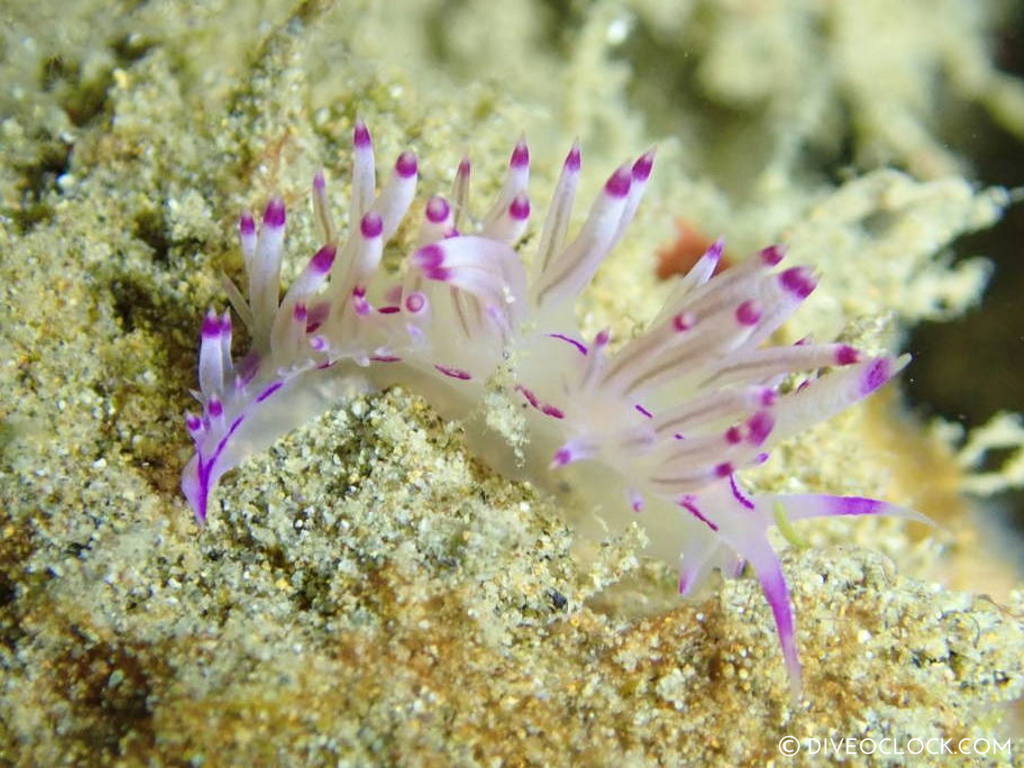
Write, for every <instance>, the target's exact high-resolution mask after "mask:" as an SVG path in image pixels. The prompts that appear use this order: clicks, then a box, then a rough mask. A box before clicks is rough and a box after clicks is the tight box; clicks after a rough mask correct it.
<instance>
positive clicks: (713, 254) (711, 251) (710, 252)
mask: <svg viewBox="0 0 1024 768" xmlns="http://www.w3.org/2000/svg"><path fill="white" fill-rule="evenodd" d="M724 250H725V238H724V237H720V238H718V239H717V240H715V242H713V243H712V244H711V245H709V246H708V249H707V250H706V251H704V256H703V257H702V258H705V259H714V260H715V261H716V262H717V261H718V260H719V259H721V258H722V252H723V251H724Z"/></svg>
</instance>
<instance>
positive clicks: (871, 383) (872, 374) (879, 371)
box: [860, 357, 892, 395]
mask: <svg viewBox="0 0 1024 768" xmlns="http://www.w3.org/2000/svg"><path fill="white" fill-rule="evenodd" d="M890 376H892V372H891V367H890V365H889V361H888V359H886V358H884V357H880V358H879V359H878V360H875V362H874V363H872V364H871V366H870V367H869V368H868V369H867V371H865V372H864V378H863V379H861V385H860V391H861V394H862V395H869V394H871V393H872V392H874V391H875V390H876V389H878V388H879V387H880V386H882V385H883V384H885V382H887V381H888V380H889V378H890Z"/></svg>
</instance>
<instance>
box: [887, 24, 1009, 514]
mask: <svg viewBox="0 0 1024 768" xmlns="http://www.w3.org/2000/svg"><path fill="white" fill-rule="evenodd" d="M996 65H997V66H998V67H999V68H1000V69H1001V70H1003V71H1005V72H1008V73H1012V74H1015V75H1017V76H1018V77H1024V5H1021V4H1019V5H1018V8H1017V13H1016V16H1015V18H1014V19H1013V23H1012V24H1008V25H1007V26H1006V27H1005V28H1004V30H1003V31H1002V33H1001V35H1000V39H999V41H998V43H997V48H996ZM971 118H972V119H971V120H970V125H971V127H970V129H969V131H968V132H967V134H966V136H964V135H959V136H958V137H957V138H956V140H955V143H954V144H953V146H952V149H953V150H955V151H956V152H958V153H960V154H962V155H964V156H966V157H967V158H968V159H969V161H970V162H971V163H972V164H973V171H974V175H975V178H976V179H977V181H978V182H979V183H980V184H982V185H986V186H987V185H993V184H995V185H1000V186H1005V187H1008V188H1011V189H1013V188H1019V187H1024V142H1022V141H1021V140H1020V139H1019V138H1018V137H1016V136H1013V135H1012V134H1010V133H1008V132H1007V131H1006V130H1004V129H1002V128H1001V127H999V126H998V125H996V124H995V123H994V122H993V121H992V120H991V118H990V117H989V116H988V115H987V114H986V113H985V112H984V111H983V110H981V109H980V108H979V109H977V110H976V111H975V114H972V115H971ZM978 255H982V256H986V257H988V258H989V259H991V260H992V261H993V262H994V264H995V271H994V273H993V275H992V278H991V280H990V282H989V285H988V290H987V291H986V293H985V296H984V299H983V301H982V303H981V304H980V305H979V306H978V307H976V308H974V309H973V310H971V311H970V312H969V313H968V314H967V315H965V316H964V317H962V318H958V319H957V320H955V321H953V322H949V323H923V324H921V325H919V326H918V327H917V328H916V329H915V330H914V333H913V334H912V336H911V337H910V339H909V340H908V344H907V348H908V350H909V351H910V352H911V354H913V356H914V361H913V363H912V365H911V367H910V368H909V369H908V372H907V380H906V386H907V390H908V393H909V396H910V398H911V407H912V408H914V410H915V411H916V412H917V413H919V414H920V415H921V416H922V417H924V418H930V417H932V416H936V415H939V416H942V417H944V418H946V419H948V420H951V421H956V422H959V423H961V424H963V425H964V426H965V427H967V428H971V427H976V426H979V425H981V424H984V423H985V422H986V421H988V420H989V418H991V417H992V415H993V414H995V413H998V412H999V411H1019V412H1024V312H1022V311H1021V304H1022V301H1024V203H1022V202H1018V203H1016V204H1015V205H1013V206H1011V207H1010V208H1009V209H1008V210H1007V212H1006V215H1005V216H1004V217H1003V219H1002V220H1001V221H1000V222H998V223H997V224H996V226H994V227H992V228H991V229H988V230H986V231H984V232H979V233H977V234H974V235H970V236H967V237H963V238H961V239H960V240H958V241H957V243H956V257H957V258H969V257H972V256H978ZM1005 458H1006V454H1005V452H1002V451H993V452H992V455H991V456H989V457H987V462H986V466H987V467H996V466H999V464H1001V463H1002V461H1003V459H1005ZM995 501H996V503H998V504H1000V505H1008V506H1010V507H1011V508H1012V512H1013V514H1012V519H1013V521H1014V524H1015V526H1016V527H1017V528H1018V530H1021V531H1024V491H1020V490H1018V491H1010V492H1006V493H1003V494H1000V495H999V496H998V497H996V499H995Z"/></svg>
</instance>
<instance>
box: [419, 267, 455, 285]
mask: <svg viewBox="0 0 1024 768" xmlns="http://www.w3.org/2000/svg"><path fill="white" fill-rule="evenodd" d="M423 276H424V277H426V278H427V279H428V280H437V281H439V282H442V283H446V282H448V281H449V280H451V279H452V271H451V270H450V269H447V268H446V267H425V268H424V269H423Z"/></svg>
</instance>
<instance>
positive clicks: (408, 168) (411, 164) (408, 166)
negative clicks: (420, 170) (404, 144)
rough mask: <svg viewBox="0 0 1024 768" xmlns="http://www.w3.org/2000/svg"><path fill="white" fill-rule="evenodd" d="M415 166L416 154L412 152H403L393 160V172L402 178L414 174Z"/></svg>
mask: <svg viewBox="0 0 1024 768" xmlns="http://www.w3.org/2000/svg"><path fill="white" fill-rule="evenodd" d="M417 167H418V165H417V163H416V155H415V154H413V153H412V152H403V153H402V154H400V155H399V156H398V159H397V160H395V173H397V174H398V175H399V176H401V177H402V178H403V179H408V178H409V177H410V176H415V175H416V169H417Z"/></svg>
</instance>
